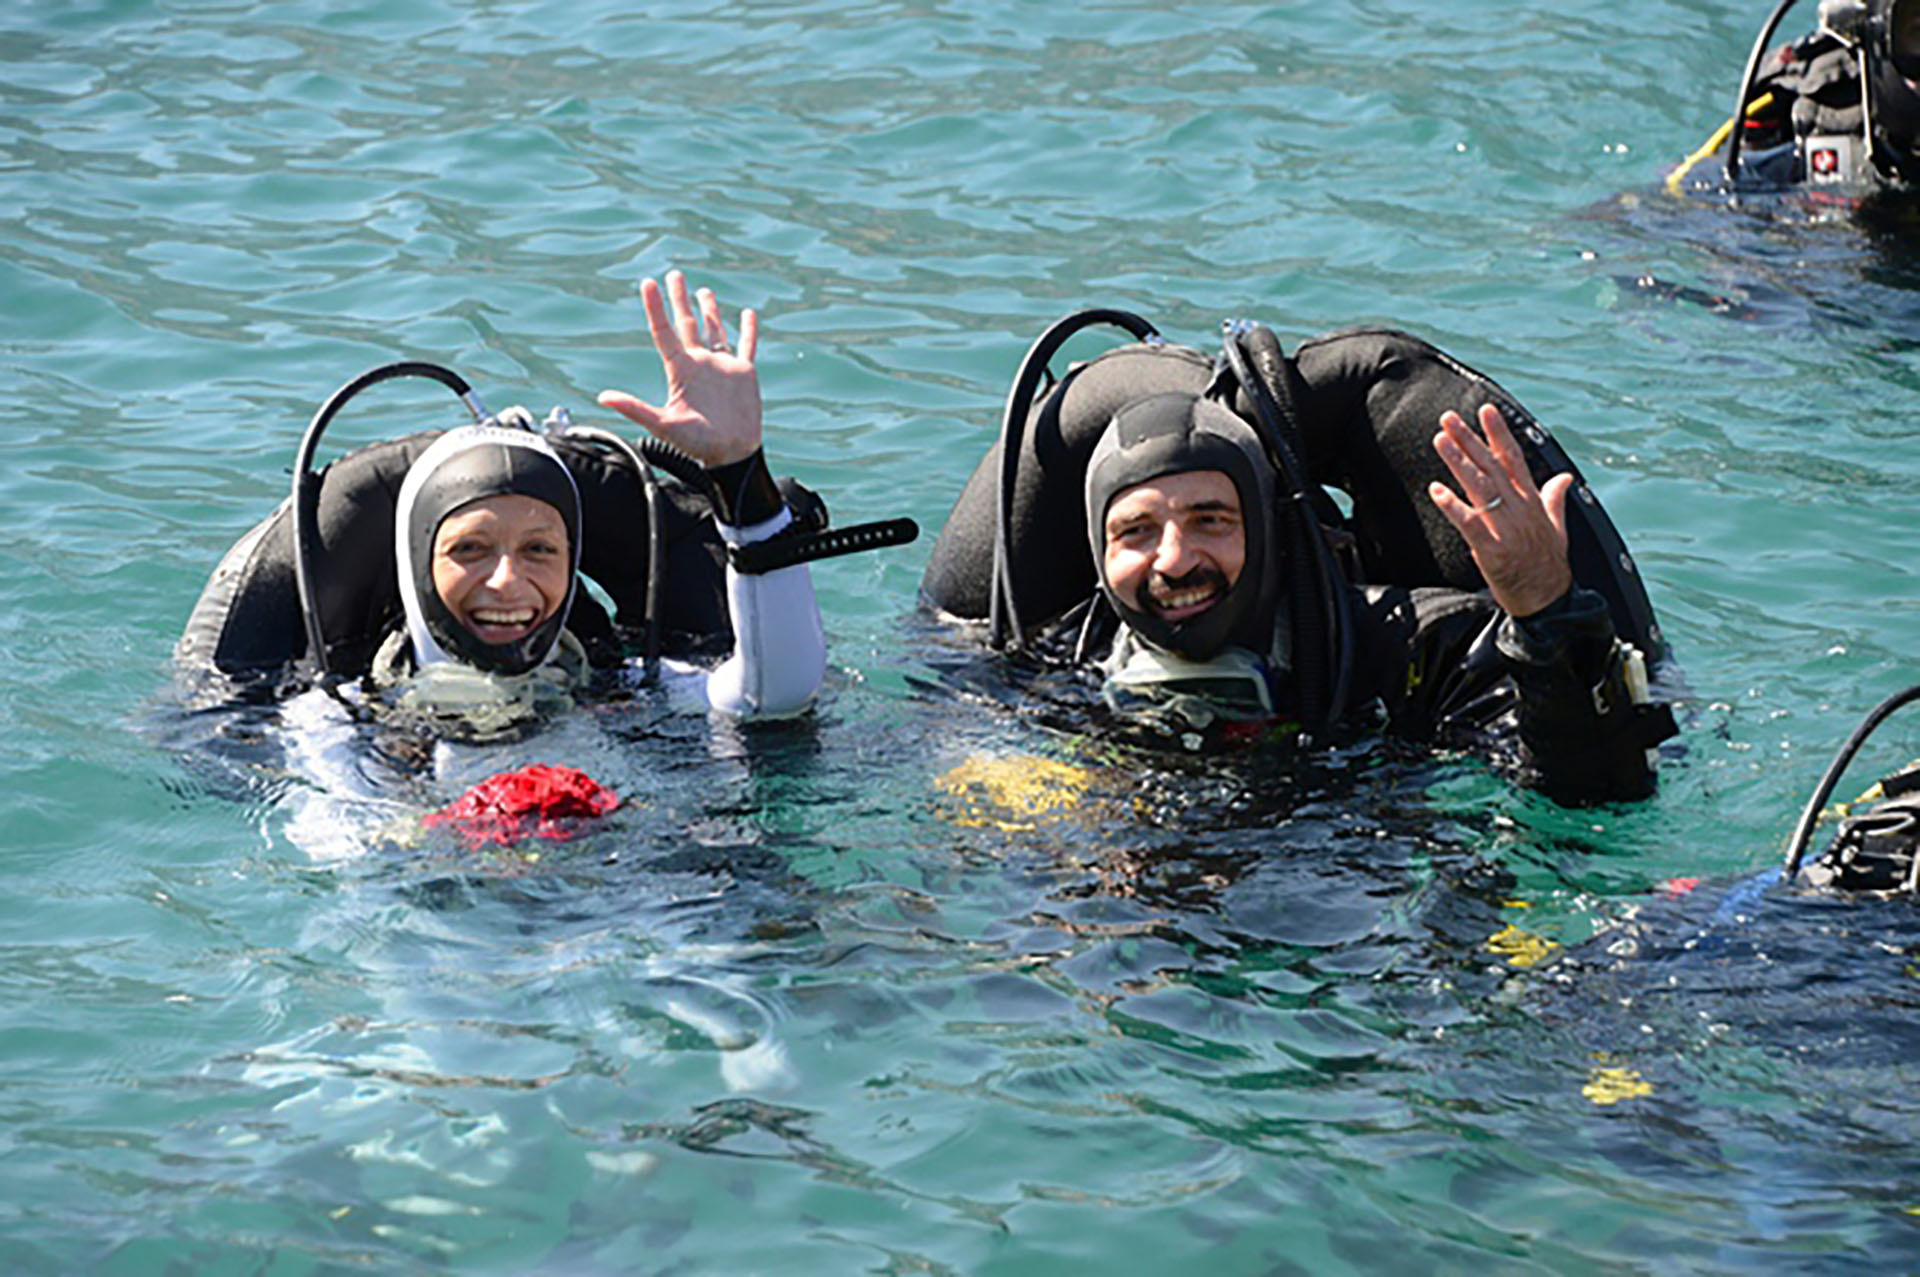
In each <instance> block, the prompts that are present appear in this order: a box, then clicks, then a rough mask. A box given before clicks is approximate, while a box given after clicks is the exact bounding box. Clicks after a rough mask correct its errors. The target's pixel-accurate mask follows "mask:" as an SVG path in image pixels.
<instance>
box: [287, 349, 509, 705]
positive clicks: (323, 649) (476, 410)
mask: <svg viewBox="0 0 1920 1277" xmlns="http://www.w3.org/2000/svg"><path fill="white" fill-rule="evenodd" d="M397 377H424V378H426V379H427V380H429V381H437V382H439V383H440V384H441V385H443V386H445V387H446V388H447V389H448V390H451V391H452V392H453V393H454V394H456V395H458V396H460V400H461V402H462V403H464V404H466V405H467V411H469V412H471V413H472V414H473V419H474V420H475V421H485V420H486V419H487V409H486V405H485V404H483V403H481V402H480V398H479V396H478V395H476V394H474V393H473V387H472V386H469V385H468V384H467V383H466V381H465V380H464V379H463V378H462V377H461V376H460V375H459V374H458V373H456V372H453V371H452V370H450V369H447V368H442V367H441V366H440V365H439V364H429V363H421V362H419V361H417V360H403V361H401V362H399V363H392V364H382V365H380V366H379V367H378V368H374V369H372V370H370V371H368V372H363V373H361V374H360V375H359V376H358V377H355V378H354V379H353V380H352V381H349V382H348V383H347V384H346V385H344V386H342V387H340V389H338V390H336V391H334V392H333V394H332V395H331V396H329V397H328V399H327V401H326V402H325V403H324V404H322V405H320V411H319V412H316V413H315V414H314V415H313V420H312V421H310V422H309V423H307V430H306V433H305V434H304V435H302V436H301V437H300V451H299V452H298V453H297V454H295V456H294V461H293V575H294V583H295V585H296V587H297V588H298V591H299V594H300V616H301V619H302V621H304V622H305V624H306V629H307V652H308V654H309V655H310V656H312V658H313V661H314V664H315V665H316V666H318V667H319V670H320V675H321V677H322V679H323V680H325V679H328V678H330V677H331V676H332V673H333V670H332V667H331V665H330V663H329V661H328V658H327V638H326V626H325V625H324V624H322V618H321V616H320V599H319V594H318V590H317V587H316V584H315V580H314V569H313V555H314V552H315V548H316V546H317V545H318V543H319V539H320V529H319V520H320V476H319V475H318V474H315V473H314V470H313V456H314V453H315V452H316V451H318V450H319V447H320V436H321V435H323V434H325V433H326V430H327V426H328V425H329V424H330V423H331V422H332V421H333V419H334V418H335V417H337V416H338V415H339V414H340V410H341V409H342V408H344V407H346V406H347V403H348V402H349V401H350V400H351V399H352V398H353V397H354V396H355V395H357V394H359V393H360V392H361V391H363V390H366V389H369V388H370V387H373V386H377V385H379V384H380V383H381V382H383V381H392V380H394V379H395V378H397Z"/></svg>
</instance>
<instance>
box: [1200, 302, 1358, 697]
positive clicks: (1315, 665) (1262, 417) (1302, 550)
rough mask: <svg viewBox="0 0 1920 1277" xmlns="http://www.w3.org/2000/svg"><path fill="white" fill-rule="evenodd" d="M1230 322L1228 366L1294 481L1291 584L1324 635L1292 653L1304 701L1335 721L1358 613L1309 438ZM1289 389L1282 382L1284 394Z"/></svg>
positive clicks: (1274, 457) (1280, 466) (1276, 459)
mask: <svg viewBox="0 0 1920 1277" xmlns="http://www.w3.org/2000/svg"><path fill="white" fill-rule="evenodd" d="M1225 329H1226V331H1225V335H1224V340H1223V342H1222V349H1223V351H1224V353H1225V355H1226V358H1227V366H1228V368H1229V369H1231V370H1232V372H1233V375H1234V378H1235V379H1236V380H1237V381H1238V382H1239V383H1240V385H1241V387H1242V388H1243V389H1245V391H1246V392H1247V398H1248V400H1249V402H1251V403H1252V405H1253V415H1254V424H1255V431H1256V433H1257V434H1259V436H1260V440H1261V443H1262V444H1263V445H1264V446H1265V448H1266V450H1267V456H1268V458H1269V460H1270V461H1271V463H1272V465H1273V468H1274V470H1275V471H1277V472H1278V473H1279V474H1280V476H1281V478H1282V479H1283V480H1284V481H1285V483H1286V485H1287V489H1288V491H1287V514H1288V518H1287V523H1288V532H1289V539H1290V540H1291V542H1292V545H1291V546H1290V547H1289V552H1290V554H1289V557H1290V559H1291V561H1292V563H1293V564H1294V565H1295V570H1293V571H1291V572H1289V573H1288V574H1287V575H1288V588H1289V589H1290V590H1291V591H1292V592H1293V596H1294V598H1295V600H1296V603H1300V604H1305V605H1306V609H1305V610H1306V611H1307V612H1308V614H1309V627H1308V628H1309V629H1310V630H1311V631H1312V632H1313V633H1314V634H1315V636H1316V637H1317V639H1318V640H1319V646H1318V647H1309V648H1307V649H1306V650H1304V651H1298V652H1296V653H1295V654H1294V660H1295V664H1296V670H1297V673H1298V678H1299V686H1300V696H1301V702H1302V709H1303V710H1304V711H1305V712H1306V717H1307V718H1308V719H1310V720H1311V721H1313V722H1315V723H1318V724H1319V725H1321V726H1325V727H1331V726H1332V725H1333V724H1335V723H1337V722H1338V721H1339V720H1340V719H1341V718H1342V717H1343V716H1344V715H1345V713H1346V701H1347V691H1348V684H1349V683H1350V681H1351V676H1352V669H1353V651H1352V648H1353V644H1352V642H1351V641H1350V638H1351V634H1352V629H1353V619H1352V613H1351V610H1350V606H1349V599H1348V597H1347V591H1346V588H1345V581H1344V578H1343V577H1342V575H1341V573H1340V568H1339V565H1338V564H1337V563H1336V562H1335V561H1334V557H1333V549H1332V547H1330V546H1329V545H1328V544H1327V539H1326V537H1325V536H1323V535H1321V532H1320V521H1319V519H1318V517H1317V516H1316V514H1315V512H1314V500H1313V492H1314V486H1315V485H1314V484H1313V483H1312V481H1311V480H1310V479H1309V478H1308V476H1307V473H1306V469H1305V467H1304V466H1302V465H1301V462H1300V457H1299V451H1300V448H1301V447H1302V446H1303V438H1302V435H1301V433H1300V426H1299V420H1298V417H1297V415H1296V414H1295V413H1294V411H1293V405H1292V403H1291V402H1288V401H1284V400H1282V399H1280V398H1278V397H1276V396H1275V394H1274V392H1273V388H1272V387H1270V386H1269V385H1268V383H1267V381H1266V379H1265V378H1263V377H1261V376H1260V375H1259V374H1258V373H1257V372H1256V371H1255V370H1254V368H1253V366H1252V361H1251V360H1249V359H1248V358H1247V353H1246V350H1245V348H1244V345H1243V343H1244V342H1245V340H1246V334H1247V331H1248V329H1247V327H1246V326H1245V325H1244V324H1241V323H1234V322H1229V323H1228V324H1226V325H1225ZM1285 393H1286V392H1285V390H1284V389H1283V390H1282V391H1281V394H1282V395H1285ZM1289 398H1290V397H1289ZM1301 569H1305V571H1302V570H1301ZM1295 614H1296V615H1299V613H1298V612H1296V613H1295Z"/></svg>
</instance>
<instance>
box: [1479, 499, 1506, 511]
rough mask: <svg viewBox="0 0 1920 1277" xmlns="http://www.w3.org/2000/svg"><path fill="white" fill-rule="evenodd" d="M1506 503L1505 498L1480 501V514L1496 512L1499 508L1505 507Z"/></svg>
mask: <svg viewBox="0 0 1920 1277" xmlns="http://www.w3.org/2000/svg"><path fill="white" fill-rule="evenodd" d="M1506 501H1507V499H1506V498H1505V497H1495V498H1494V499H1493V500H1491V501H1482V502H1481V503H1480V513H1481V514H1491V513H1492V512H1493V511H1495V510H1498V509H1499V508H1500V507H1501V506H1503V505H1505V504H1506Z"/></svg>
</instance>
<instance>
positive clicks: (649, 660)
mask: <svg viewBox="0 0 1920 1277" xmlns="http://www.w3.org/2000/svg"><path fill="white" fill-rule="evenodd" d="M561 438H563V439H578V440H582V441H584V442H588V443H597V444H599V445H601V446H602V447H606V448H611V449H613V450H614V451H615V452H617V453H619V454H620V455H621V456H623V457H625V458H626V459H627V464H629V465H631V466H632V467H633V477H634V478H635V479H636V480H637V481H638V482H639V484H640V495H641V497H642V498H643V499H644V500H645V501H646V503H647V597H646V633H645V635H643V636H642V638H641V649H640V657H641V667H640V668H641V676H642V679H643V680H644V681H646V682H652V681H653V677H654V675H655V673H657V672H658V666H659V664H660V597H661V584H660V582H661V578H662V577H664V576H665V575H666V573H667V549H666V533H665V530H664V522H663V519H662V516H661V512H660V484H659V482H658V481H657V480H656V479H655V478H654V476H653V467H652V466H651V465H649V464H647V460H648V458H647V447H646V445H647V443H648V442H652V441H653V440H651V437H649V439H648V440H644V441H642V442H641V444H640V445H639V446H638V447H636V446H634V444H633V441H632V440H630V439H626V438H624V437H622V436H620V435H617V434H615V433H614V432H613V431H611V430H602V429H601V428H600V427H599V426H569V427H567V429H566V431H565V432H564V433H563V434H562V435H561ZM661 446H662V447H668V448H670V445H666V444H662V445H661ZM670 450H671V451H672V452H673V453H674V455H675V456H678V457H686V459H687V460H688V461H690V462H691V461H693V458H691V457H687V456H686V454H685V453H683V452H681V451H680V450H679V449H677V448H670ZM693 464H694V465H696V466H698V464H699V463H698V462H693ZM662 468H663V469H664V468H665V467H662Z"/></svg>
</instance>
